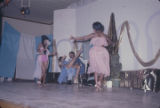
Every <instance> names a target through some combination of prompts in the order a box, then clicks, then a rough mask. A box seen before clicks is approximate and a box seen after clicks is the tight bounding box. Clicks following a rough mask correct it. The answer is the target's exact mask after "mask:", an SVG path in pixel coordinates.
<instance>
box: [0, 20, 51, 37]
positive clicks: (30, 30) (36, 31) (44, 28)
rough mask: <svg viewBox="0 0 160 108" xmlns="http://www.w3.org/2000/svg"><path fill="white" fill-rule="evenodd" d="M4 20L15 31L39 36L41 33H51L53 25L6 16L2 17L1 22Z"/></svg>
mask: <svg viewBox="0 0 160 108" xmlns="http://www.w3.org/2000/svg"><path fill="white" fill-rule="evenodd" d="M4 21H7V22H8V23H9V24H10V25H11V26H13V27H14V28H15V29H16V30H17V31H19V32H21V33H25V34H30V35H32V36H40V35H43V34H52V33H53V25H46V24H40V23H34V22H29V21H23V20H18V19H12V18H6V17H3V22H4Z"/></svg>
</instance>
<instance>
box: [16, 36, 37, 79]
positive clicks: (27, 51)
mask: <svg viewBox="0 0 160 108" xmlns="http://www.w3.org/2000/svg"><path fill="white" fill-rule="evenodd" d="M19 45H20V46H19V52H18V57H17V65H16V78H19V79H33V73H34V69H35V54H34V51H35V37H34V36H31V35H27V34H21V37H20V43H19Z"/></svg>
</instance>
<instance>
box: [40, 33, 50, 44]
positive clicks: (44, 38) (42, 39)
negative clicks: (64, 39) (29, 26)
mask: <svg viewBox="0 0 160 108" xmlns="http://www.w3.org/2000/svg"><path fill="white" fill-rule="evenodd" d="M45 40H49V38H48V37H47V36H46V35H42V36H41V41H42V44H43V46H44V41H45Z"/></svg>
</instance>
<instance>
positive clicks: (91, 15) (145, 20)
mask: <svg viewBox="0 0 160 108" xmlns="http://www.w3.org/2000/svg"><path fill="white" fill-rule="evenodd" d="M111 12H114V13H115V18H116V26H117V31H118V34H119V30H120V26H121V24H122V22H123V21H125V20H128V21H129V23H130V26H131V27H130V32H131V36H132V40H133V42H134V46H135V48H136V51H137V52H138V54H139V55H140V57H141V58H142V59H143V60H144V61H149V60H151V59H152V58H153V56H155V54H156V52H157V51H158V49H159V48H160V42H159V40H160V37H159V34H160V30H159V28H160V23H159V22H160V20H159V19H160V2H159V1H158V0H98V1H96V2H93V3H92V4H89V5H86V6H84V7H80V8H77V9H76V33H77V35H78V36H81V35H86V34H89V33H91V32H92V31H93V30H92V23H93V22H95V21H100V22H102V24H104V26H105V33H107V31H108V26H109V19H110V14H111ZM123 35H124V38H123V40H122V44H121V46H120V52H119V53H120V61H121V62H122V65H123V70H135V69H142V68H145V67H143V66H141V65H140V64H139V63H138V61H137V60H136V59H135V57H134V56H133V53H132V51H131V48H130V46H129V43H128V38H127V36H126V33H125V32H124V33H123ZM152 67H156V68H160V59H159V60H158V61H157V63H156V64H155V65H154V66H152Z"/></svg>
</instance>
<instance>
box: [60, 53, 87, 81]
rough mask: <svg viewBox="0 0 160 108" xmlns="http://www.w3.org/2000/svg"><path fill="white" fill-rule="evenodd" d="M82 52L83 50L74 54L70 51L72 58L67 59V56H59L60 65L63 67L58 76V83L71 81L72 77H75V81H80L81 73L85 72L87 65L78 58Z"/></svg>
mask: <svg viewBox="0 0 160 108" xmlns="http://www.w3.org/2000/svg"><path fill="white" fill-rule="evenodd" d="M80 53H81V50H80V51H78V52H77V54H76V55H75V54H73V52H70V54H69V55H70V60H69V61H66V60H65V59H66V56H63V57H59V59H58V61H59V66H60V68H61V73H60V76H59V78H58V83H60V84H61V83H63V82H65V83H66V82H67V80H68V81H69V83H71V81H72V78H73V77H74V83H78V76H79V74H82V73H84V71H85V66H84V64H83V63H82V62H81V61H80V59H79V58H78V57H79V55H80ZM82 71H83V72H82Z"/></svg>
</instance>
